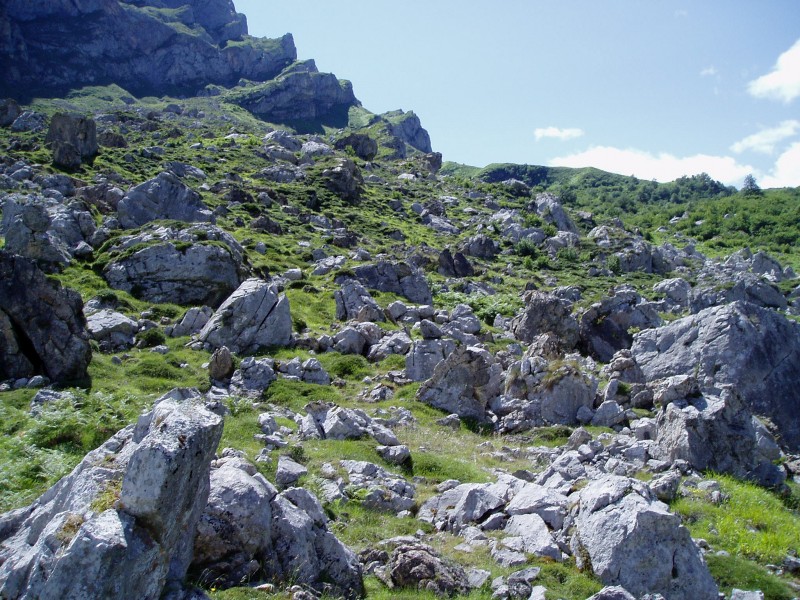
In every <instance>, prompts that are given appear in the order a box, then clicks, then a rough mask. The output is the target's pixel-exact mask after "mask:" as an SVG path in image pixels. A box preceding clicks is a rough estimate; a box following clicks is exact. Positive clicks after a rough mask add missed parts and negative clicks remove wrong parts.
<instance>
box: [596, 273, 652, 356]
mask: <svg viewBox="0 0 800 600" xmlns="http://www.w3.org/2000/svg"><path fill="white" fill-rule="evenodd" d="M663 323H664V321H663V319H662V318H661V317H660V316H659V314H658V312H657V310H656V308H655V307H653V306H652V305H651V304H650V303H648V302H646V301H645V300H644V299H643V298H642V297H641V296H640V295H639V293H638V292H636V290H634V289H633V288H632V287H630V286H620V287H618V288H616V289H615V290H614V292H613V295H612V296H610V297H607V298H603V300H601V301H600V302H596V303H595V304H592V305H591V306H590V307H589V308H588V310H586V312H584V313H583V315H581V318H580V346H581V348H582V350H583V351H585V352H586V353H587V354H589V355H591V356H592V358H594V359H596V360H599V361H602V362H606V363H607V362H609V361H610V360H611V358H612V357H613V356H614V353H615V352H616V351H617V350H622V349H625V348H630V347H631V343H632V342H633V333H632V331H631V330H633V329H649V328H652V327H659V326H661V325H662V324H663Z"/></svg>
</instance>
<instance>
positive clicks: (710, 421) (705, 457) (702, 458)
mask: <svg viewBox="0 0 800 600" xmlns="http://www.w3.org/2000/svg"><path fill="white" fill-rule="evenodd" d="M656 431H657V435H656V440H655V444H654V445H653V447H652V448H651V450H650V453H651V454H652V455H653V457H654V458H656V459H660V460H665V461H667V462H674V461H675V460H685V461H687V462H688V463H689V464H690V465H691V466H692V468H694V469H696V470H698V471H714V472H716V473H730V474H731V475H734V476H735V477H738V478H740V479H750V480H753V481H755V482H756V483H759V484H760V485H765V486H771V487H775V486H779V485H780V484H782V483H783V481H784V480H785V479H786V473H785V471H784V470H783V468H781V467H778V466H776V465H775V464H774V463H775V461H777V460H779V459H780V457H781V453H780V449H779V448H778V445H777V444H776V443H775V441H774V439H773V438H772V436H771V435H770V434H769V432H768V431H767V430H766V428H765V427H764V426H763V425H762V424H761V423H760V422H759V421H758V420H757V419H755V418H754V417H753V415H752V414H751V413H750V411H749V410H748V409H747V407H746V406H745V404H744V402H743V401H742V399H741V396H740V395H739V393H738V391H737V390H736V389H735V388H725V389H724V390H722V394H721V395H720V396H719V397H716V396H709V395H707V396H695V397H688V398H683V399H681V400H676V401H674V402H671V403H669V404H667V406H665V407H664V409H663V410H662V411H661V412H660V413H659V415H658V419H657V421H656Z"/></svg>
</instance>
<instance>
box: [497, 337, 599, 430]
mask: <svg viewBox="0 0 800 600" xmlns="http://www.w3.org/2000/svg"><path fill="white" fill-rule="evenodd" d="M532 349H533V350H534V351H535V348H533V347H532ZM596 392H597V380H596V379H595V378H594V377H593V376H592V375H591V374H589V373H586V372H585V371H584V369H583V368H582V367H581V365H580V363H579V362H578V361H577V360H576V359H574V358H572V359H566V360H564V359H556V360H554V361H548V360H546V359H544V358H542V357H539V356H535V355H533V353H532V352H531V351H529V352H528V353H526V355H525V356H523V357H522V359H521V360H519V361H515V362H514V363H512V364H511V366H510V367H509V369H508V370H507V371H506V374H505V386H504V389H503V395H502V396H500V397H498V398H497V399H496V400H495V401H494V402H492V404H491V405H490V408H491V409H492V412H494V414H495V415H497V416H498V417H499V420H498V422H497V429H498V431H500V432H504V433H511V432H518V431H525V430H528V429H530V428H532V427H541V426H543V425H577V424H578V422H579V420H578V414H579V411H586V410H589V409H591V408H592V405H593V404H594V399H595V395H596Z"/></svg>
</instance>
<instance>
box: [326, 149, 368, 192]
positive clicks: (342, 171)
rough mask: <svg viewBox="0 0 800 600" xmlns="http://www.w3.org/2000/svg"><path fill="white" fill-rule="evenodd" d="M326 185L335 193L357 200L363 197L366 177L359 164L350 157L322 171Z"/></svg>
mask: <svg viewBox="0 0 800 600" xmlns="http://www.w3.org/2000/svg"><path fill="white" fill-rule="evenodd" d="M322 177H323V179H324V182H325V187H326V188H328V189H329V190H330V191H332V192H333V193H334V194H336V195H337V196H339V197H340V198H342V199H343V200H347V201H349V202H356V201H358V199H359V198H361V192H362V190H363V186H364V178H363V177H362V176H361V170H360V169H359V168H358V165H356V163H354V162H353V161H352V160H350V159H349V158H345V159H342V160H340V161H339V164H337V165H336V166H335V167H333V168H331V169H325V170H324V171H323V172H322Z"/></svg>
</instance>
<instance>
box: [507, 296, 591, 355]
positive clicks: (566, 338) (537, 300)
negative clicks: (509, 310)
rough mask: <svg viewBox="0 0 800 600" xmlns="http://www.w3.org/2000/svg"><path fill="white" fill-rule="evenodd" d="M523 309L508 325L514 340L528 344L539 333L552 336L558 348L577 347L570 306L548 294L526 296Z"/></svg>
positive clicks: (576, 325) (566, 302)
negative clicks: (556, 339)
mask: <svg viewBox="0 0 800 600" xmlns="http://www.w3.org/2000/svg"><path fill="white" fill-rule="evenodd" d="M524 302H525V307H524V308H523V311H522V313H521V314H520V315H518V316H516V317H514V319H512V321H511V332H512V333H513V334H514V337H516V338H517V339H518V340H521V341H523V342H526V343H531V342H532V341H533V340H534V338H536V337H537V336H539V335H541V334H543V333H552V334H554V335H555V336H556V337H557V338H558V340H559V342H560V345H561V347H562V348H563V349H564V350H565V351H569V350H571V349H572V348H574V347H575V344H577V343H578V322H577V321H576V320H575V317H573V316H572V303H571V302H569V301H567V300H562V299H561V298H558V297H557V296H554V295H552V294H545V293H542V292H537V291H533V292H528V293H527V294H526V295H525V298H524Z"/></svg>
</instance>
